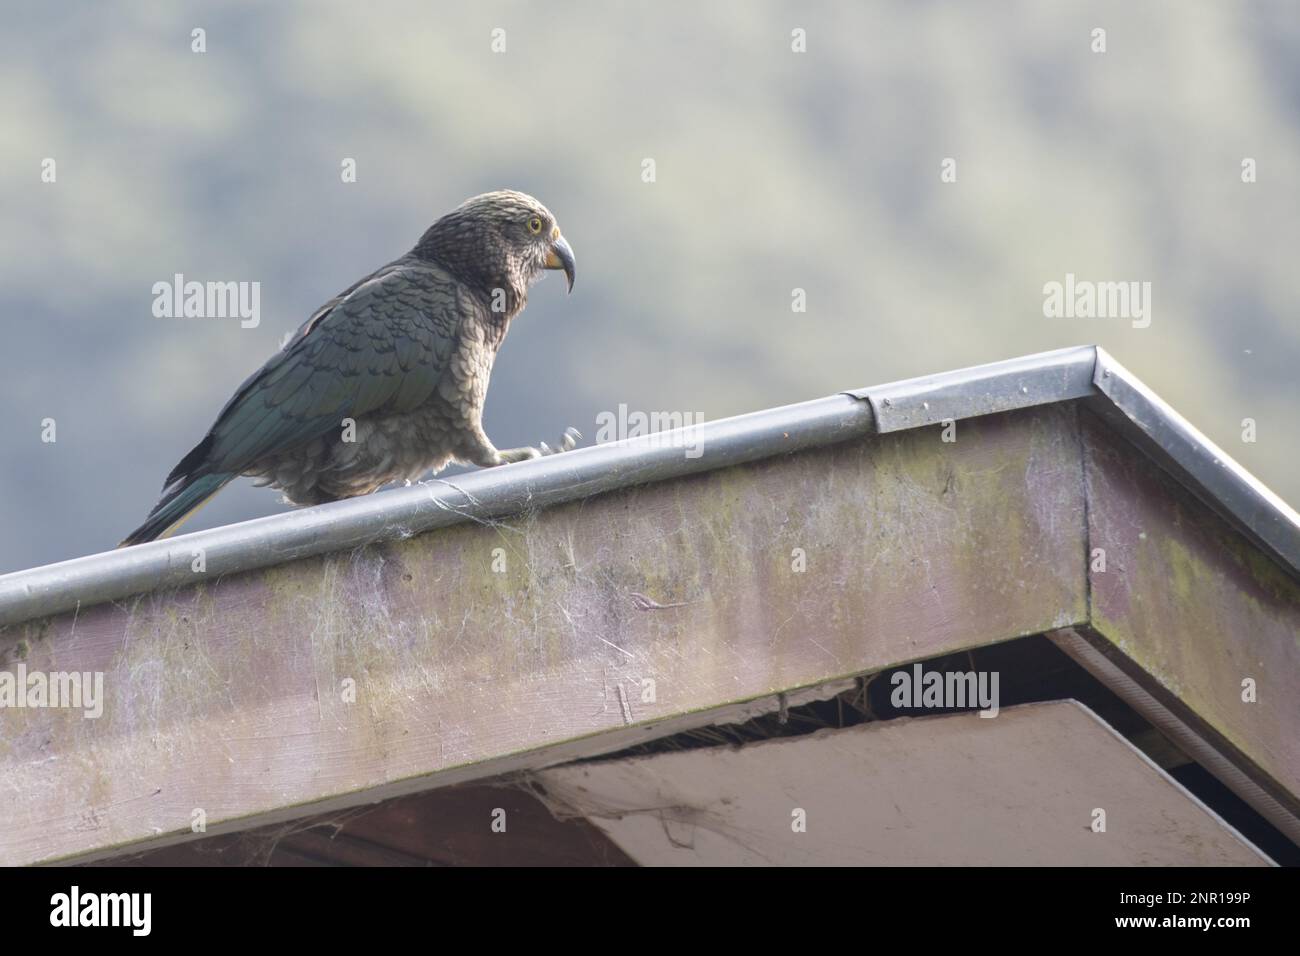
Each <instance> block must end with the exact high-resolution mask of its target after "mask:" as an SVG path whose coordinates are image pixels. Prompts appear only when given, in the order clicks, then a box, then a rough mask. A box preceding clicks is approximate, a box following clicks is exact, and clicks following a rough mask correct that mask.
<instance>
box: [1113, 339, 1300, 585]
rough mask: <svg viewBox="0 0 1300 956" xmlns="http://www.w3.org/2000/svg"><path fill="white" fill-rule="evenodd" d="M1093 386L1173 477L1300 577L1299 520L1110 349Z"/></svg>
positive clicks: (1281, 501) (1268, 490)
mask: <svg viewBox="0 0 1300 956" xmlns="http://www.w3.org/2000/svg"><path fill="white" fill-rule="evenodd" d="M1096 351H1097V366H1096V370H1095V371H1094V373H1093V384H1094V385H1096V387H1097V390H1098V391H1099V392H1100V393H1101V395H1102V396H1104V398H1105V400H1106V402H1107V403H1108V404H1109V405H1110V406H1111V407H1112V408H1113V409H1114V410H1116V411H1118V412H1120V413H1121V414H1122V415H1123V416H1124V418H1126V419H1127V420H1128V421H1129V422H1130V423H1131V424H1132V426H1133V428H1134V429H1136V430H1137V432H1138V433H1140V435H1141V436H1142V437H1143V438H1144V439H1145V441H1144V442H1143V444H1144V445H1145V446H1146V447H1145V448H1144V450H1145V451H1147V452H1148V453H1152V452H1155V454H1154V455H1153V457H1156V458H1157V461H1158V463H1159V464H1161V465H1162V466H1163V467H1164V468H1165V470H1166V471H1169V472H1171V473H1172V474H1173V475H1174V476H1175V477H1176V478H1178V479H1179V480H1180V481H1181V482H1182V483H1183V484H1184V485H1186V486H1188V487H1189V489H1190V490H1191V491H1193V492H1194V493H1196V494H1197V496H1198V497H1200V498H1201V499H1202V500H1204V501H1205V503H1206V504H1208V505H1209V506H1210V507H1211V508H1213V509H1214V510H1215V511H1218V512H1219V513H1220V514H1222V515H1223V516H1224V517H1225V518H1227V519H1228V520H1229V521H1230V522H1232V523H1234V524H1236V525H1237V526H1238V527H1239V528H1240V529H1241V530H1242V531H1244V532H1245V533H1246V534H1247V535H1248V536H1249V537H1250V538H1251V539H1253V540H1254V541H1255V543H1256V544H1258V545H1261V546H1262V547H1263V548H1264V549H1265V550H1267V551H1269V552H1271V553H1272V554H1273V555H1274V556H1275V557H1277V558H1279V559H1280V560H1281V561H1282V563H1283V564H1284V565H1285V566H1286V567H1287V568H1288V570H1289V571H1290V572H1291V574H1293V575H1297V576H1300V514H1297V513H1296V511H1295V509H1294V508H1292V507H1291V506H1290V505H1288V504H1287V503H1286V502H1285V501H1283V500H1282V499H1281V498H1280V497H1279V496H1278V495H1277V494H1275V493H1274V492H1273V491H1272V490H1271V489H1269V488H1268V486H1267V485H1265V484H1264V483H1263V482H1261V481H1260V480H1259V479H1258V478H1256V477H1255V476H1254V475H1252V474H1251V473H1250V472H1249V471H1247V470H1246V469H1245V468H1243V467H1242V466H1241V465H1239V464H1238V463H1237V462H1236V461H1235V460H1234V459H1233V458H1232V456H1231V455H1229V454H1228V453H1227V452H1225V451H1224V450H1223V449H1221V448H1220V447H1219V446H1218V445H1216V444H1215V443H1214V442H1212V441H1210V439H1208V438H1207V437H1205V435H1203V434H1202V433H1201V432H1200V431H1199V430H1198V429H1197V428H1196V427H1195V426H1194V425H1192V423H1191V422H1189V421H1187V419H1185V418H1183V416H1182V415H1179V414H1178V412H1176V411H1174V409H1173V408H1172V407H1171V406H1170V405H1169V404H1168V403H1166V402H1165V401H1164V400H1163V399H1162V398H1160V396H1159V395H1157V394H1156V393H1155V392H1153V391H1151V389H1149V388H1148V387H1147V386H1146V385H1145V384H1143V383H1142V381H1141V380H1140V379H1138V378H1137V376H1135V375H1133V374H1132V373H1131V372H1129V371H1128V369H1126V368H1124V366H1123V365H1121V364H1120V363H1119V362H1117V361H1116V360H1115V358H1114V356H1112V355H1111V354H1110V353H1109V352H1107V351H1106V350H1105V349H1103V348H1101V347H1098V348H1097V350H1096Z"/></svg>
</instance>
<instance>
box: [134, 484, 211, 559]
mask: <svg viewBox="0 0 1300 956" xmlns="http://www.w3.org/2000/svg"><path fill="white" fill-rule="evenodd" d="M234 477H235V476H234V475H224V474H207V475H196V476H195V477H193V478H182V479H178V480H177V481H176V483H175V484H174V485H173V486H171V487H168V488H166V489H164V490H163V496H162V500H161V501H159V502H158V504H156V505H154V509H153V511H151V512H149V517H147V518H145V520H144V524H142V525H140V527H138V528H136V529H135V530H134V531H132V532H131V533H130V534H129V535H127V536H126V538H125V539H124V540H123V541H122V543H121V544H119V545H118V547H119V548H124V547H126V546H127V545H131V544H141V543H143V542H145V541H154V540H156V539H158V538H165V537H167V535H169V534H171V533H172V532H173V531H175V530H176V528H177V526H178V525H180V523H181V522H182V521H184V520H185V519H186V518H188V517H189V516H190V515H192V514H194V512H196V511H198V510H199V508H201V507H202V506H203V505H204V503H205V502H207V500H208V499H209V498H211V497H212V496H213V495H215V494H216V493H217V492H218V491H220V490H221V488H222V486H223V485H225V484H226V483H227V482H228V481H230V479H232V478H234Z"/></svg>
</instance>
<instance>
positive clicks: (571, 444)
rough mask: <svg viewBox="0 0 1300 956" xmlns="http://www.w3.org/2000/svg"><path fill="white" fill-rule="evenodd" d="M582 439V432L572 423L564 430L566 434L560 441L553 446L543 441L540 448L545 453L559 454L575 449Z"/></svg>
mask: <svg viewBox="0 0 1300 956" xmlns="http://www.w3.org/2000/svg"><path fill="white" fill-rule="evenodd" d="M580 441H582V432H580V431H578V430H577V429H576V428H574V427H573V426H572V425H570V426H569V427H568V428H566V429H565V430H564V435H563V436H562V437H561V438H560V443H559V444H558V445H556V446H555V447H554V448H552V447H551V446H550V445H548V444H546V442H542V444H541V448H540V449H538V450H539V451H541V453H542V454H543V455H558V454H559V453H560V452H563V451H573V449H575V448H577V447H578V442H580Z"/></svg>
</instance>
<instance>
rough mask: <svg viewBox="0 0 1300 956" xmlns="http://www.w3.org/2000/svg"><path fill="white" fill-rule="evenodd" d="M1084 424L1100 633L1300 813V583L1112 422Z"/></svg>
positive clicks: (1094, 608)
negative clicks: (1140, 451) (1145, 454)
mask: <svg viewBox="0 0 1300 956" xmlns="http://www.w3.org/2000/svg"><path fill="white" fill-rule="evenodd" d="M1082 427H1083V434H1084V440H1085V447H1086V456H1087V465H1088V470H1087V474H1088V519H1089V539H1090V547H1091V548H1092V549H1100V551H1103V552H1104V570H1100V568H1101V567H1102V563H1101V562H1100V561H1099V560H1097V558H1094V560H1093V561H1092V562H1090V574H1089V579H1090V585H1091V608H1090V614H1089V617H1090V619H1091V622H1092V627H1093V629H1094V630H1095V631H1096V632H1098V633H1099V634H1101V635H1102V636H1103V637H1105V638H1106V639H1107V640H1109V641H1110V642H1111V643H1113V644H1114V645H1115V647H1116V648H1118V649H1119V650H1120V651H1121V652H1122V653H1123V654H1124V655H1125V656H1127V657H1128V658H1129V659H1130V660H1131V661H1132V662H1133V663H1134V664H1136V665H1137V666H1138V667H1139V668H1141V670H1142V671H1143V672H1145V674H1146V680H1145V682H1146V683H1148V684H1151V683H1152V682H1154V683H1155V685H1157V686H1158V688H1160V689H1162V690H1163V692H1164V695H1165V698H1166V699H1168V698H1169V697H1172V698H1174V699H1176V700H1177V701H1178V702H1179V704H1180V705H1181V711H1182V713H1184V714H1191V715H1193V719H1194V720H1199V721H1204V722H1205V723H1206V724H1208V725H1209V727H1210V728H1212V729H1213V731H1215V732H1217V733H1218V734H1220V735H1222V737H1223V738H1224V739H1225V740H1226V741H1228V742H1229V743H1230V744H1231V745H1232V747H1233V748H1235V749H1236V750H1237V751H1239V753H1240V754H1242V755H1244V756H1245V757H1246V758H1247V759H1248V760H1249V761H1251V762H1253V763H1254V765H1255V767H1256V768H1258V769H1259V770H1262V771H1263V772H1264V773H1265V774H1267V775H1268V776H1269V777H1271V778H1272V779H1273V781H1275V782H1276V783H1277V784H1279V785H1280V788H1281V790H1283V791H1285V794H1279V793H1278V787H1272V788H1270V789H1271V790H1272V792H1274V794H1275V795H1278V796H1280V797H1281V798H1282V799H1283V800H1284V802H1286V803H1289V805H1290V806H1291V807H1292V808H1295V807H1297V806H1298V805H1300V803H1298V801H1297V795H1300V583H1298V582H1297V581H1296V579H1295V578H1293V577H1291V576H1290V575H1288V574H1286V573H1285V572H1284V571H1283V570H1282V568H1281V567H1280V566H1279V565H1278V564H1277V563H1276V562H1274V561H1273V560H1272V559H1271V558H1269V557H1268V556H1266V555H1265V554H1263V553H1262V552H1261V551H1260V550H1259V549H1258V548H1256V547H1255V546H1254V545H1252V544H1251V543H1250V542H1249V541H1247V540H1246V539H1245V538H1244V537H1243V536H1242V535H1241V534H1239V533H1238V532H1237V531H1235V530H1233V529H1232V528H1231V527H1229V526H1228V525H1227V523H1226V522H1224V521H1223V520H1222V519H1220V518H1219V517H1218V516H1217V515H1215V514H1214V513H1213V512H1212V511H1211V510H1210V509H1209V508H1208V507H1206V505H1205V504H1203V503H1202V502H1201V501H1200V500H1199V499H1197V498H1195V497H1193V496H1192V495H1191V494H1189V493H1188V492H1187V491H1186V490H1185V489H1184V488H1183V487H1182V486H1180V485H1179V484H1178V483H1177V482H1176V481H1174V480H1173V479H1172V478H1171V477H1170V476H1169V475H1168V474H1166V473H1165V472H1163V471H1161V470H1160V469H1159V468H1157V467H1156V466H1155V465H1154V464H1153V463H1152V462H1151V461H1150V460H1149V459H1147V458H1145V457H1143V456H1141V455H1136V454H1134V451H1133V447H1132V446H1131V445H1130V444H1128V442H1126V441H1124V440H1123V439H1122V438H1120V437H1118V436H1117V435H1115V433H1114V432H1112V431H1111V430H1110V429H1109V428H1108V427H1107V426H1106V425H1105V424H1103V423H1102V422H1100V421H1099V420H1098V419H1096V418H1095V417H1093V416H1092V415H1090V414H1084V415H1083V416H1082ZM1093 553H1094V554H1095V555H1098V551H1097V550H1094V551H1093ZM1098 557H1103V555H1098ZM1246 682H1253V685H1254V700H1250V699H1249V697H1250V694H1249V693H1248V689H1249V686H1250V685H1249V684H1247V683H1246ZM1252 775H1253V776H1258V774H1257V773H1256V774H1252ZM1293 812H1294V810H1293Z"/></svg>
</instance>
